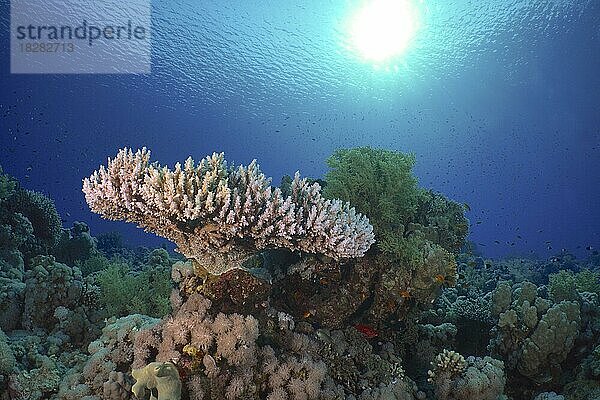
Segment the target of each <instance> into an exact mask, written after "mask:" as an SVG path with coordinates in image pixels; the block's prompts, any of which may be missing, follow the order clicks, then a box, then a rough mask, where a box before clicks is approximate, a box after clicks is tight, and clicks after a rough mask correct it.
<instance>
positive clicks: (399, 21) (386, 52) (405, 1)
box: [348, 0, 421, 63]
mask: <svg viewBox="0 0 600 400" xmlns="http://www.w3.org/2000/svg"><path fill="white" fill-rule="evenodd" d="M420 23H421V21H420V15H419V10H418V8H417V6H416V4H415V3H414V1H412V0H374V1H369V2H365V4H364V5H362V6H361V7H360V8H359V9H358V10H357V11H355V12H354V13H353V15H352V16H351V17H350V21H349V22H348V24H349V35H350V38H351V42H352V45H353V47H354V50H355V51H356V52H357V53H358V54H359V55H360V56H361V57H363V58H364V59H365V60H368V61H372V62H376V63H381V62H384V61H386V60H390V59H391V58H394V57H400V56H402V54H403V53H404V52H405V51H406V50H407V49H408V48H409V46H410V44H411V42H412V40H413V39H414V36H415V35H416V34H417V32H418V30H419V28H420Z"/></svg>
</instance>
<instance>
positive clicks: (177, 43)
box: [0, 0, 600, 257]
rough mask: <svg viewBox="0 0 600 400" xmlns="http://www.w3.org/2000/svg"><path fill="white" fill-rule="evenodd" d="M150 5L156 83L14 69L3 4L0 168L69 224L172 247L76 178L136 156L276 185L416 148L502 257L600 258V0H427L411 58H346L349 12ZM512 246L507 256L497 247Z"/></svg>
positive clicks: (283, 5) (428, 176) (426, 176)
mask: <svg viewBox="0 0 600 400" xmlns="http://www.w3.org/2000/svg"><path fill="white" fill-rule="evenodd" d="M223 3H224V2H221V1H216V0H215V1H202V2H198V1H192V0H189V1H173V2H162V3H159V2H154V4H153V14H152V18H153V27H152V35H153V39H152V73H151V74H149V75H138V76H136V75H19V74H11V73H10V67H9V65H10V63H9V58H10V54H9V50H8V46H9V36H8V29H9V4H8V2H7V1H6V0H1V1H0V60H2V62H1V63H0V88H1V91H0V164H1V165H2V166H3V168H4V170H5V171H6V172H7V173H9V174H11V175H13V176H15V177H16V178H18V179H19V180H20V181H21V182H22V184H23V185H24V186H25V187H27V188H29V189H34V190H38V191H42V192H44V193H47V194H49V195H50V197H52V198H53V199H55V201H56V203H57V207H58V210H59V212H60V213H61V215H62V216H63V218H64V219H65V220H66V221H65V224H66V225H70V224H71V223H72V222H73V221H75V220H81V221H85V222H87V223H88V224H89V225H90V226H91V229H92V232H93V233H94V234H95V235H96V234H99V233H102V232H106V231H112V230H121V231H123V232H125V233H126V236H127V239H128V240H129V241H130V242H132V243H149V244H156V243H158V242H161V240H160V239H157V238H153V237H152V236H150V235H146V234H144V233H143V232H140V231H139V230H138V229H136V228H135V227H133V226H130V225H127V224H124V223H117V222H107V221H102V220H101V219H100V218H99V217H98V216H96V215H93V214H92V213H90V212H89V210H88V208H87V205H86V204H85V201H84V198H83V194H82V193H81V179H82V178H83V177H85V176H87V175H89V174H90V173H91V172H92V171H93V170H94V169H96V168H97V167H98V165H100V164H104V163H105V162H106V157H108V156H114V155H115V154H116V152H117V150H118V149H119V148H121V147H124V146H131V147H134V148H136V147H141V146H147V147H148V148H150V149H152V151H153V154H154V158H155V159H156V160H160V161H161V163H169V164H173V163H174V162H176V161H179V160H183V159H185V158H186V157H187V156H188V155H192V156H194V157H195V158H197V159H199V158H201V157H203V156H204V155H206V154H209V153H212V152H213V151H224V152H225V153H226V156H227V158H228V159H229V160H231V161H234V162H236V163H248V162H250V161H251V160H252V159H253V158H256V159H258V161H259V162H260V165H261V167H262V169H263V170H264V172H265V173H266V174H267V175H269V176H272V177H274V182H275V183H278V182H279V179H280V177H281V175H282V174H292V173H293V172H295V171H296V170H300V171H301V173H302V174H303V175H307V176H313V177H319V176H322V175H323V174H324V172H325V171H326V166H325V163H324V160H325V158H326V157H327V156H328V155H329V154H331V153H332V151H333V150H334V149H336V148H339V147H353V146H363V145H370V146H375V147H384V148H389V149H395V150H401V151H404V152H414V153H416V155H417V166H416V174H417V176H418V177H419V180H420V183H421V185H422V186H425V187H428V188H432V189H434V190H436V191H440V192H443V193H444V194H446V195H447V196H449V197H450V198H452V199H455V200H457V201H460V202H466V203H468V204H469V205H470V207H471V211H470V212H469V213H468V217H469V219H470V221H471V224H472V227H471V234H470V237H469V238H470V240H472V241H473V242H475V243H478V244H479V248H480V250H481V251H482V252H483V253H484V254H486V255H489V256H502V255H515V254H518V255H528V254H535V255H538V256H542V257H545V256H549V255H552V254H555V253H557V252H560V251H561V249H563V248H564V249H567V250H569V251H572V252H574V253H576V254H578V255H580V256H584V255H585V254H586V251H587V250H586V249H585V248H586V247H587V246H593V247H596V248H598V247H600V212H599V210H600V190H599V189H598V188H600V173H599V172H598V171H600V74H599V73H598V71H600V2H598V1H501V0H490V1H480V2H471V1H453V2H449V1H445V0H444V1H442V0H437V1H423V2H419V3H420V7H421V9H422V10H423V26H422V28H421V30H420V31H419V33H418V35H417V37H416V38H415V40H414V42H413V45H412V47H411V48H410V50H409V52H408V53H407V54H406V55H405V56H404V57H402V59H400V60H398V61H397V62H395V63H393V64H391V65H386V66H379V67H374V66H373V65H371V64H369V63H365V62H363V61H362V60H360V59H357V58H356V57H355V56H354V55H352V54H351V53H350V51H349V50H348V49H347V47H348V46H347V45H348V43H347V35H346V33H345V31H344V20H345V19H346V18H347V16H348V14H349V13H350V12H351V11H352V10H353V9H354V8H355V7H356V6H357V2H353V1H329V2H323V1H310V2H297V3H296V2H291V1H290V2H280V1H268V2H254V1H252V2H243V4H237V5H235V6H233V5H228V6H224V5H223ZM496 241H497V242H499V243H496Z"/></svg>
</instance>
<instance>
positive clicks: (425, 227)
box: [323, 147, 468, 263]
mask: <svg viewBox="0 0 600 400" xmlns="http://www.w3.org/2000/svg"><path fill="white" fill-rule="evenodd" d="M414 164H415V156H414V155H412V154H404V153H400V152H395V151H390V150H384V149H373V148H371V147H358V148H353V149H340V150H337V151H336V152H335V153H334V154H333V155H332V156H331V157H329V159H328V160H327V165H328V166H329V168H330V170H329V172H328V173H327V174H326V176H325V180H326V183H327V184H326V185H325V188H324V189H323V194H324V196H325V197H327V198H340V199H343V200H345V201H348V202H350V204H351V205H352V206H354V207H355V208H356V209H357V210H358V211H359V212H361V213H363V214H365V215H367V216H368V217H369V221H370V222H371V224H372V225H373V231H374V233H375V237H376V239H377V248H378V249H379V250H381V251H383V252H385V253H387V254H388V255H392V256H394V257H398V258H399V261H401V262H406V263H412V262H414V261H416V258H418V248H419V247H420V244H421V243H422V242H423V241H427V242H430V243H434V244H436V245H439V246H441V247H443V248H444V249H445V250H447V251H449V252H456V251H458V250H459V249H460V247H461V246H462V245H463V244H464V240H465V237H466V235H467V231H468V221H467V219H466V218H465V217H464V208H463V206H462V205H460V204H458V203H455V202H453V201H450V200H448V199H447V198H446V197H444V196H443V195H441V194H439V193H434V192H432V191H429V190H425V189H422V188H419V187H418V184H417V179H416V177H415V176H414V174H413V172H412V168H413V166H414Z"/></svg>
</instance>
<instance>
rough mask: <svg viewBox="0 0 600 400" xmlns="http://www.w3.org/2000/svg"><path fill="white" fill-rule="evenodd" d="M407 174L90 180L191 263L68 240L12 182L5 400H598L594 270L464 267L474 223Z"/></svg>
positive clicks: (141, 163)
mask: <svg viewBox="0 0 600 400" xmlns="http://www.w3.org/2000/svg"><path fill="white" fill-rule="evenodd" d="M413 163H414V157H412V156H409V155H404V154H402V153H396V152H388V151H384V150H374V149H370V148H360V149H350V150H340V151H338V152H336V153H335V154H334V155H333V156H332V158H331V159H330V160H329V164H330V167H331V171H330V173H329V174H328V175H327V180H325V181H315V180H309V179H303V180H300V179H299V177H298V176H297V175H296V177H295V178H294V179H292V178H289V179H287V180H286V181H285V182H283V185H282V188H281V189H278V188H272V187H271V186H270V184H269V181H268V180H267V179H266V178H265V177H264V176H263V175H262V174H261V173H260V171H259V170H258V166H257V165H256V163H252V164H250V165H249V166H248V167H238V168H233V167H227V165H226V164H225V161H224V159H223V156H222V155H213V156H212V157H207V158H206V159H204V160H203V161H202V162H201V163H200V164H198V165H195V164H194V163H193V161H191V159H190V160H188V161H187V162H186V163H185V165H183V166H180V165H178V166H176V167H175V169H174V170H173V171H171V170H169V169H167V168H166V167H160V166H159V165H157V164H155V163H154V164H150V161H149V152H147V151H145V150H141V151H139V152H137V153H135V154H134V153H133V152H131V151H128V150H127V151H125V150H123V151H121V152H120V153H119V155H118V156H117V158H116V159H115V160H110V161H109V165H108V168H103V167H101V168H100V171H99V172H96V173H95V174H94V175H93V176H92V177H91V178H90V179H88V180H86V182H85V184H84V191H85V192H86V196H87V197H88V201H90V205H91V207H92V208H93V209H94V210H95V211H98V212H100V213H102V214H104V215H105V216H106V217H108V218H113V219H126V220H130V221H134V222H137V223H138V224H140V225H142V226H144V227H145V228H146V229H150V230H155V231H157V229H162V230H160V231H157V233H159V234H163V235H164V236H166V237H168V238H170V239H171V240H173V241H175V242H176V244H177V245H178V246H179V248H180V250H182V251H183V253H184V255H185V256H187V257H188V259H187V260H186V259H184V258H183V257H175V256H173V255H172V254H171V253H169V251H167V250H166V249H164V248H158V249H148V248H143V247H138V248H129V247H127V246H126V245H125V244H124V243H123V241H122V238H121V237H120V236H119V235H116V234H107V235H103V236H102V237H100V238H98V239H97V238H94V237H93V236H92V234H91V232H90V230H89V228H88V226H87V225H85V224H83V223H75V224H74V225H73V227H72V228H70V229H68V230H67V229H61V228H60V224H58V225H57V224H56V218H54V217H55V216H56V210H55V209H54V208H53V207H52V206H51V201H50V200H49V199H47V198H44V197H43V196H42V195H39V194H33V192H27V191H25V190H24V189H21V188H20V186H19V184H18V183H17V182H16V181H14V180H13V179H11V178H10V177H8V176H7V175H4V174H2V173H1V172H0V211H1V213H0V400H25V399H27V400H42V399H48V400H130V399H131V400H133V399H135V398H148V397H150V398H157V399H158V400H160V399H161V398H168V399H182V400H190V399H194V400H196V399H198V400H216V399H218V400H222V399H226V400H233V399H245V400H250V399H256V400H258V399H267V400H310V399H315V400H317V399H318V400H340V399H345V400H427V399H429V400H467V399H469V400H471V399H473V400H474V399H477V400H517V399H535V400H543V399H556V400H559V399H564V400H580V399H581V400H583V399H594V398H600V383H599V382H600V380H599V377H600V296H599V294H600V284H599V283H598V277H599V276H600V265H599V264H598V258H597V257H596V258H595V256H594V257H590V258H588V259H586V260H578V259H576V258H574V257H573V256H572V255H570V254H568V252H562V253H561V254H559V255H557V256H556V257H552V258H551V259H549V260H530V259H525V258H511V259H507V260H491V259H485V258H483V257H482V256H480V255H476V254H473V253H469V254H465V253H463V254H457V252H458V251H459V248H464V246H463V245H464V238H465V235H466V227H467V225H468V222H467V221H466V219H465V218H464V215H463V214H464V206H463V205H460V204H458V203H455V202H452V201H450V200H448V199H446V198H445V197H444V196H442V195H441V194H437V193H434V192H431V191H427V190H424V189H422V188H419V187H418V185H417V181H416V179H415V178H414V176H413V175H412V171H411V168H412V165H413ZM319 185H320V186H324V188H325V189H324V195H323V196H324V197H321V194H320V192H319ZM103 190H105V192H104V193H103V192H102V191H103ZM365 195H366V196H365ZM326 198H330V199H332V200H326ZM334 198H341V199H342V201H347V202H348V203H344V202H342V201H339V200H333V199H334ZM351 207H356V210H357V211H354V210H353V209H352V208H351ZM32 209H33V210H36V211H35V212H34V211H32ZM359 212H360V213H364V215H363V214H359ZM146 213H149V214H146ZM367 217H369V218H370V220H371V222H372V223H373V230H371V226H370V225H369V223H368V220H367V219H366V218H367ZM374 237H377V239H378V242H377V243H376V244H375V245H374V246H371V247H369V246H370V245H371V243H372V242H373V239H374ZM200 253H202V254H200ZM158 318H160V319H158ZM460 353H462V354H465V356H464V357H463V356H462V355H461V354H460ZM467 354H468V355H470V356H466V355H467ZM159 375H160V376H159ZM163 384H166V385H167V386H168V385H169V384H173V386H171V388H173V389H174V392H173V393H172V394H167V392H169V390H168V388H166V387H165V386H164V385H163ZM558 393H560V394H558Z"/></svg>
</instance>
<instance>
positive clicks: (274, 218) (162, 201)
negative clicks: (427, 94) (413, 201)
mask: <svg viewBox="0 0 600 400" xmlns="http://www.w3.org/2000/svg"><path fill="white" fill-rule="evenodd" d="M320 191H321V189H320V186H319V185H318V184H316V183H315V184H312V185H311V184H309V182H308V181H307V180H306V179H300V176H299V174H298V173H296V176H295V178H294V180H293V182H292V186H291V194H290V196H283V195H282V193H281V190H280V189H278V188H273V187H272V186H271V185H270V180H269V179H268V178H266V177H265V175H264V174H263V173H262V172H261V171H260V169H259V166H258V164H257V163H256V161H252V162H251V163H250V165H248V166H247V167H244V166H239V167H234V166H229V167H228V166H227V163H226V161H225V160H224V155H223V153H220V154H217V153H214V154H213V155H212V156H208V157H206V158H204V159H203V160H202V161H200V163H198V164H196V163H194V160H192V158H188V159H187V160H186V161H185V163H184V164H183V165H181V164H179V163H177V164H176V165H175V169H174V170H170V169H169V168H167V167H165V166H160V165H158V164H156V163H150V151H148V150H147V149H146V148H143V149H141V150H138V151H137V152H135V153H134V152H133V151H132V150H131V149H122V150H120V151H119V153H118V154H117V156H116V157H115V158H114V159H112V160H111V159H109V161H108V166H107V167H104V166H101V167H100V169H99V170H97V171H95V172H94V173H93V174H92V176H90V177H89V178H86V179H85V180H84V181H83V192H84V193H85V198H86V200H87V202H88V204H89V205H90V208H91V209H92V211H94V212H96V213H99V214H101V215H102V216H103V217H104V218H107V219H111V220H125V221H128V222H135V223H137V224H138V225H139V226H140V227H142V228H144V229H145V230H146V231H150V232H154V233H156V234H157V235H159V236H163V237H165V238H167V239H169V240H171V241H173V242H175V243H176V244H177V246H178V248H179V251H180V252H181V253H183V254H184V255H185V256H186V257H188V258H190V259H192V260H194V261H196V263H198V265H200V266H201V267H203V268H204V269H206V270H207V271H208V272H210V273H212V274H215V275H219V274H222V273H224V272H226V271H228V270H230V269H233V268H239V267H241V266H242V264H243V263H244V261H246V260H247V259H248V258H249V257H250V256H251V255H252V254H254V253H256V252H257V251H259V250H261V249H265V248H287V249H289V250H292V251H301V252H306V253H315V254H322V255H325V256H328V257H331V258H333V259H343V258H353V257H360V256H362V255H363V254H364V253H365V252H366V251H367V250H368V249H369V247H370V246H371V244H373V242H374V236H373V227H372V226H371V225H370V224H369V220H368V219H367V217H366V216H364V215H362V214H360V213H357V212H356V211H355V210H354V208H352V207H350V204H349V203H344V202H342V201H340V200H325V199H324V198H323V197H322V196H321V193H320Z"/></svg>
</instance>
